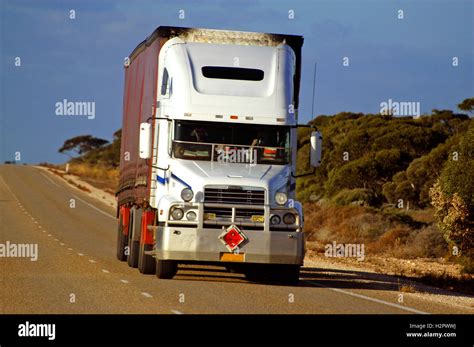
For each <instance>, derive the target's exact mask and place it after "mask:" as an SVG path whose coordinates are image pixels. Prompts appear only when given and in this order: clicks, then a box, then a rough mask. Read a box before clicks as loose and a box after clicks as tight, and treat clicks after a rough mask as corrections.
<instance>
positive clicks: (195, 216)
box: [186, 211, 197, 221]
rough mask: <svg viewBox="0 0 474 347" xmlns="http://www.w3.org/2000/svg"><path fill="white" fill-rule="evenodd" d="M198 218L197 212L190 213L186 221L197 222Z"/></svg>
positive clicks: (187, 214)
mask: <svg viewBox="0 0 474 347" xmlns="http://www.w3.org/2000/svg"><path fill="white" fill-rule="evenodd" d="M196 218H197V215H196V212H194V211H189V212H188V213H186V219H187V220H189V221H195V220H196Z"/></svg>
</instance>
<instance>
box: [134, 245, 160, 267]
mask: <svg viewBox="0 0 474 347" xmlns="http://www.w3.org/2000/svg"><path fill="white" fill-rule="evenodd" d="M152 250H153V245H145V244H142V245H140V251H139V255H138V270H139V271H140V272H141V273H142V274H152V273H155V265H156V261H155V258H154V257H153V256H151V255H148V254H146V253H145V252H148V251H152Z"/></svg>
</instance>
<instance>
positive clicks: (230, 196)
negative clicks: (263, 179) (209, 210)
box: [204, 188, 265, 206]
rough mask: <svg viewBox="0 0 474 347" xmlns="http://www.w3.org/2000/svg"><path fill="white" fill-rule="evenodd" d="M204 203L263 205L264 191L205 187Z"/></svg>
mask: <svg viewBox="0 0 474 347" xmlns="http://www.w3.org/2000/svg"><path fill="white" fill-rule="evenodd" d="M204 203H212V204H232V205H262V206H263V204H264V203H265V191H264V190H263V189H240V188H205V189H204Z"/></svg>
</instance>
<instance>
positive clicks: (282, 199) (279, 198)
mask: <svg viewBox="0 0 474 347" xmlns="http://www.w3.org/2000/svg"><path fill="white" fill-rule="evenodd" d="M287 201H288V196H287V195H286V194H285V193H283V192H278V193H276V194H275V202H276V203H277V204H278V205H284V204H286V202H287Z"/></svg>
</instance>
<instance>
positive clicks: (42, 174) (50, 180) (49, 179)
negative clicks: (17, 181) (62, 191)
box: [39, 172, 61, 188]
mask: <svg viewBox="0 0 474 347" xmlns="http://www.w3.org/2000/svg"><path fill="white" fill-rule="evenodd" d="M39 174H40V175H41V176H43V177H44V178H46V179H47V180H48V181H49V182H51V183H52V184H54V185H55V186H56V187H59V188H61V186H60V185H59V184H57V183H56V182H54V181H53V180H52V179H51V178H49V177H48V176H46V175H45V174H44V173H42V172H40V173H39Z"/></svg>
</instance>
